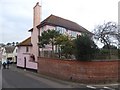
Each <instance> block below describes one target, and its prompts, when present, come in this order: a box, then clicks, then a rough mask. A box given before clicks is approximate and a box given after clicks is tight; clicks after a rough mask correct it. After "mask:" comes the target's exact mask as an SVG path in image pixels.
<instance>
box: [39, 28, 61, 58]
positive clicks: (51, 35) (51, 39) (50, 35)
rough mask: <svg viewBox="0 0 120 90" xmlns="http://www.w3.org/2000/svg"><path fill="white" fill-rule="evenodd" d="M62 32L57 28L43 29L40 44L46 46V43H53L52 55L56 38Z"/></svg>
mask: <svg viewBox="0 0 120 90" xmlns="http://www.w3.org/2000/svg"><path fill="white" fill-rule="evenodd" d="M59 35H60V33H59V32H58V31H56V30H50V29H48V30H47V31H43V33H42V35H41V36H40V37H39V46H40V47H42V48H43V47H45V45H48V44H49V45H51V46H52V57H53V54H54V45H55V42H56V41H55V39H56V37H58V36H59Z"/></svg>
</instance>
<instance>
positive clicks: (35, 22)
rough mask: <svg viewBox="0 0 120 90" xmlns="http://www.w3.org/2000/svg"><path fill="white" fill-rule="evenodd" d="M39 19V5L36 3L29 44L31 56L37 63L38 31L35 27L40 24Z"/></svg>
mask: <svg viewBox="0 0 120 90" xmlns="http://www.w3.org/2000/svg"><path fill="white" fill-rule="evenodd" d="M40 19H41V6H40V5H39V3H36V5H35V7H34V8H33V31H32V32H31V43H32V54H34V56H35V61H36V62H37V57H38V54H39V52H38V35H39V30H38V29H37V27H36V26H37V25H39V24H40Z"/></svg>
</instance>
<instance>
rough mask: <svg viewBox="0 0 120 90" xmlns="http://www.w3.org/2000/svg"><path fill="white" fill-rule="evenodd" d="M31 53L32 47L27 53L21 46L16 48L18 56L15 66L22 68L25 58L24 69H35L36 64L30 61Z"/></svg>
mask: <svg viewBox="0 0 120 90" xmlns="http://www.w3.org/2000/svg"><path fill="white" fill-rule="evenodd" d="M31 52H32V47H29V51H28V52H26V47H25V46H21V47H18V55H17V66H18V67H24V63H25V62H24V57H26V68H30V69H37V63H36V62H32V61H30V59H31V58H30V53H31Z"/></svg>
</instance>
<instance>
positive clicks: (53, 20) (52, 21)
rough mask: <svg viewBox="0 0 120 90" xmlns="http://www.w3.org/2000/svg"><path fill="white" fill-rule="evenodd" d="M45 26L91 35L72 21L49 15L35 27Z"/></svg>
mask: <svg viewBox="0 0 120 90" xmlns="http://www.w3.org/2000/svg"><path fill="white" fill-rule="evenodd" d="M45 25H52V26H60V27H64V28H66V29H68V30H72V31H77V32H84V33H88V34H92V33H91V32H89V31H88V30H86V29H85V28H84V27H82V26H80V25H79V24H77V23H75V22H73V21H70V20H67V19H64V18H61V17H58V16H55V15H50V16H49V17H48V18H46V19H45V20H44V21H42V22H41V23H40V24H39V25H38V26H37V27H38V28H41V27H43V26H45ZM32 30H33V28H32V29H30V30H29V31H32Z"/></svg>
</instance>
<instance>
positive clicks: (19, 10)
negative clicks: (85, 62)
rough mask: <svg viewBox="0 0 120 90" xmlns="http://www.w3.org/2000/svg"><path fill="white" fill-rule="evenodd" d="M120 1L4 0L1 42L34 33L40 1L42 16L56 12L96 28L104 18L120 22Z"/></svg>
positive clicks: (1, 4) (0, 2)
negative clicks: (36, 10)
mask: <svg viewBox="0 0 120 90" xmlns="http://www.w3.org/2000/svg"><path fill="white" fill-rule="evenodd" d="M118 1H119V0H0V43H8V42H21V41H23V40H24V39H26V38H27V37H29V36H30V32H28V30H29V29H31V28H32V26H33V25H32V24H33V7H34V6H35V5H36V3H37V2H39V3H40V5H41V6H42V14H41V18H42V20H44V19H45V18H47V17H48V16H50V15H51V14H53V15H56V16H59V17H62V18H65V19H68V20H71V21H74V22H76V23H78V24H79V25H81V26H83V27H84V28H86V29H87V30H89V31H93V29H94V28H95V27H96V26H97V25H99V24H103V23H104V22H107V21H114V22H118ZM42 20H41V21H42Z"/></svg>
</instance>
